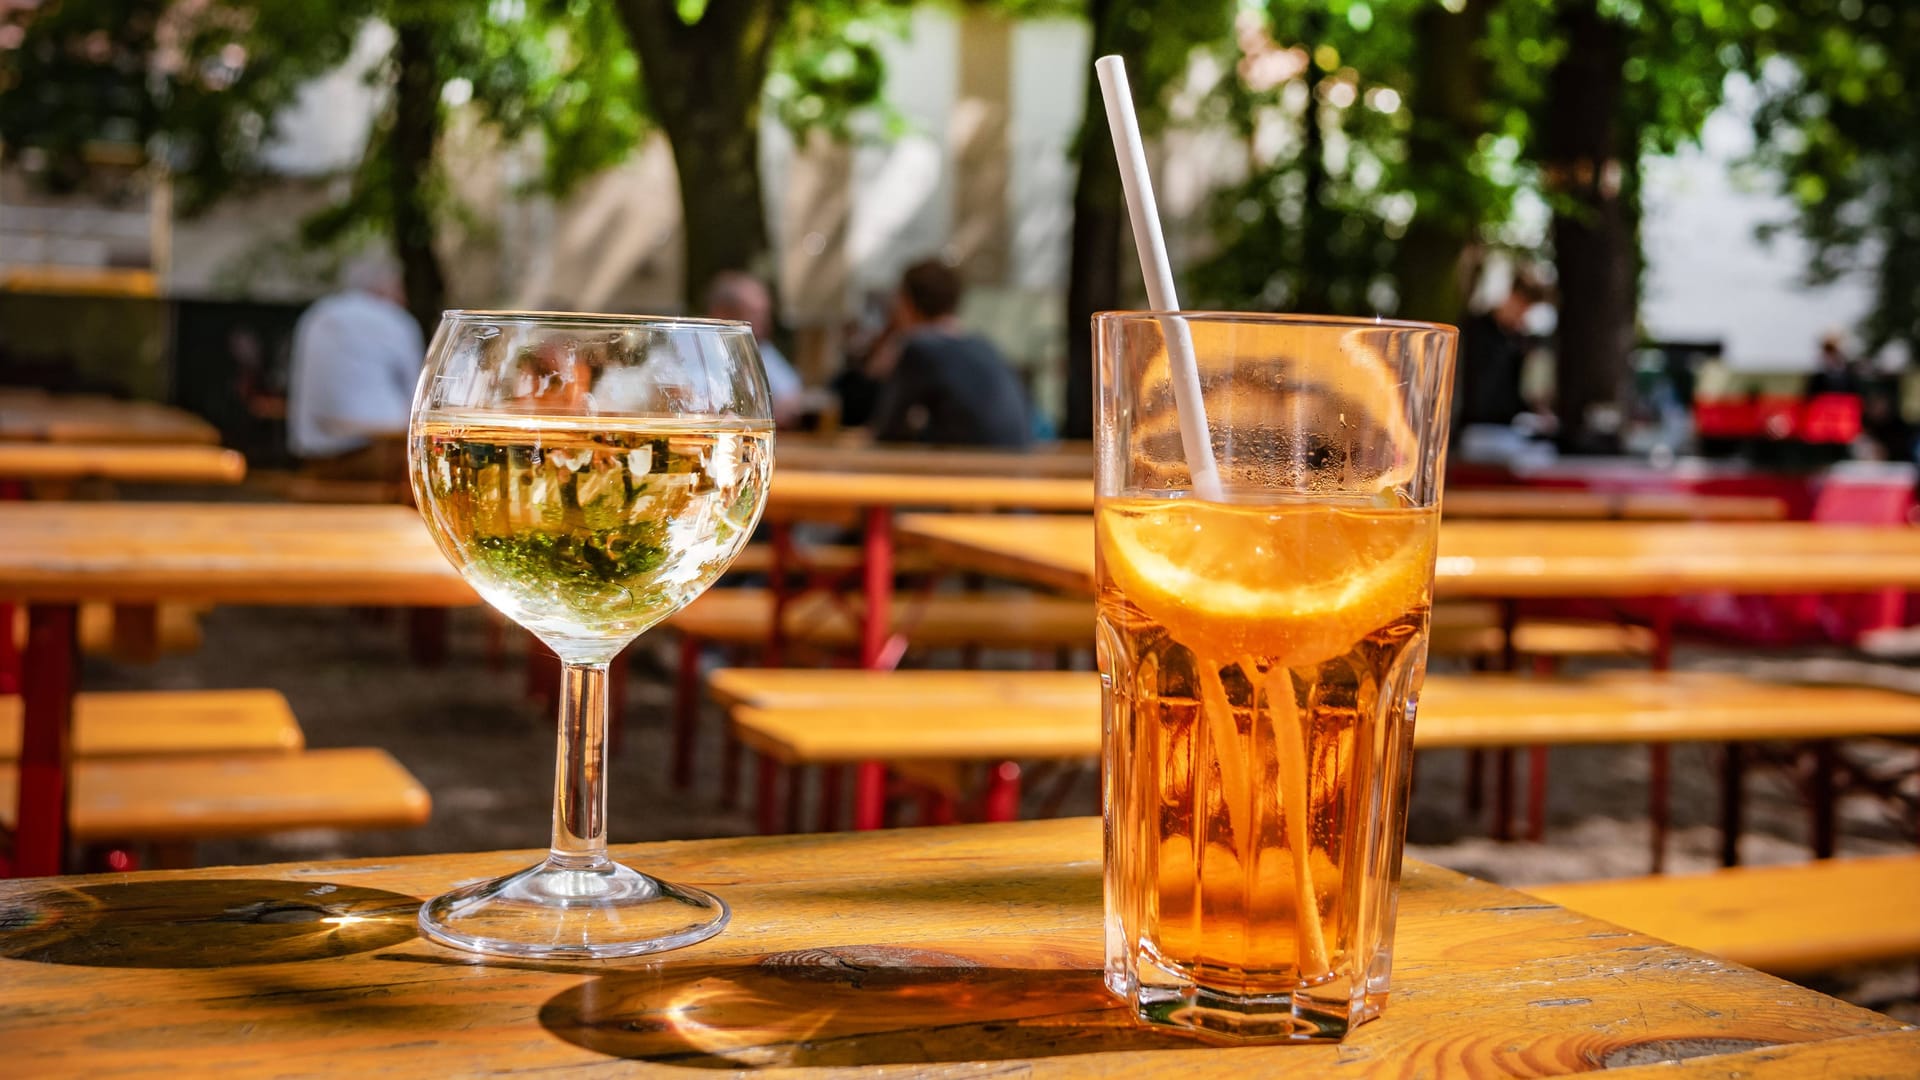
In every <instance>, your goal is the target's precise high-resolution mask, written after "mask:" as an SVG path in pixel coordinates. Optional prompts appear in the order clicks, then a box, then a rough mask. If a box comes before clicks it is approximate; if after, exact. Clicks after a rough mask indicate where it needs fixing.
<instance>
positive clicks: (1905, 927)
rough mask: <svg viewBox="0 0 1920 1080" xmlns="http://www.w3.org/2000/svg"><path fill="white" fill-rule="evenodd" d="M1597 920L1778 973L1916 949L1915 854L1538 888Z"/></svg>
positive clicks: (1919, 875)
mask: <svg viewBox="0 0 1920 1080" xmlns="http://www.w3.org/2000/svg"><path fill="white" fill-rule="evenodd" d="M1527 891H1528V892H1530V893H1532V894H1533V895H1535V896H1538V897H1540V898H1541V899H1543V900H1548V901H1551V902H1552V903H1555V904H1560V905H1562V906H1563V907H1569V908H1572V909H1573V910H1575V911H1580V912H1585V913H1586V914H1588V915H1592V916H1593V917H1595V918H1597V919H1605V920H1607V921H1608V922H1613V923H1619V924H1620V925H1622V926H1631V927H1633V928H1634V929H1636V930H1639V931H1641V932H1643V933H1648V934H1652V935H1653V936H1655V937H1658V938H1663V939H1665V940H1668V941H1684V942H1686V943H1687V944H1688V945H1689V946H1692V947H1693V948H1696V949H1699V950H1700V951H1702V952H1708V953H1712V954H1713V955H1715V956H1725V957H1728V958H1730V959H1733V960H1737V961H1739V962H1740V963H1742V964H1747V965H1750V966H1752V967H1757V968H1760V969H1762V970H1764V971H1772V972H1777V973H1779V974H1783V975H1791V974H1804V973H1807V972H1814V971H1825V970H1830V969H1832V968H1835V967H1839V966H1841V965H1843V964H1856V963H1870V962H1874V961H1880V960H1887V959H1899V958H1902V957H1908V956H1920V918H1915V912H1914V900H1915V897H1920V856H1913V855H1897V856H1891V857H1885V858H1875V859H1823V860H1820V861H1819V862H1814V863H1795V864H1791V865H1787V866H1742V867H1735V868H1733V869H1729V870H1716V871H1714V872H1712V873H1708V874H1689V875H1684V876H1667V875H1656V876H1654V877H1640V878H1625V879H1621V880H1617V881H1587V882H1579V883H1576V884H1569V885H1542V886H1539V887H1537V888H1529V889H1528V890H1527Z"/></svg>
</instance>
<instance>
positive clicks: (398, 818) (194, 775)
mask: <svg viewBox="0 0 1920 1080" xmlns="http://www.w3.org/2000/svg"><path fill="white" fill-rule="evenodd" d="M16 794H17V791H16V774H15V771H14V768H13V766H11V765H7V766H0V823H4V824H6V825H7V826H9V827H11V826H12V824H13V815H14V810H15V806H16V801H17V800H16ZM432 805H433V804H432V800H431V799H430V798H429V797H428V795H427V790H426V788H424V787H422V786H421V784H420V781H418V780H416V779H414V776H413V774H412V773H410V772H408V771H407V770H406V768H405V767H404V766H402V765H401V764H400V763H399V762H398V761H395V760H394V759H393V757H392V756H391V755H389V754H388V753H387V752H386V751H384V750H375V749H348V750H308V751H304V752H302V753H296V754H220V755H196V756H180V757H165V758H130V759H118V758H108V759H91V760H81V761H78V762H75V764H74V767H73V791H72V798H71V802H70V805H69V808H68V811H67V812H68V820H69V822H70V824H71V827H72V835H73V838H74V839H75V840H76V841H79V842H81V843H112V842H120V841H129V842H141V841H157V842H177V841H193V840H207V839H213V838H216V837H229V836H257V835H261V834H264V833H275V832H285V831H288V830H292V829H318V828H325V829H395V828H407V827H410V826H414V825H421V824H425V822H426V820H427V816H428V814H429V812H430V811H431V809H432Z"/></svg>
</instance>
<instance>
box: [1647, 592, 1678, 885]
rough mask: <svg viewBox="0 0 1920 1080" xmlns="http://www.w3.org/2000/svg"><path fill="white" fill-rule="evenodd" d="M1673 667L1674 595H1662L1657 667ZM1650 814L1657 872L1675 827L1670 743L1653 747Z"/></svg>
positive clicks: (1657, 612) (1656, 606) (1656, 616)
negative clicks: (1671, 792)
mask: <svg viewBox="0 0 1920 1080" xmlns="http://www.w3.org/2000/svg"><path fill="white" fill-rule="evenodd" d="M1672 668H1673V597H1671V596H1662V597H1658V598H1656V599H1655V600H1654V602H1653V670H1655V671H1670V670H1672ZM1649 751H1650V758H1651V760H1650V762H1649V769H1648V776H1647V779H1648V787H1649V789H1650V790H1649V791H1648V792H1647V816H1648V817H1650V818H1652V819H1653V872H1654V873H1656V874H1658V873H1663V872H1664V871H1665V870H1666V868H1667V834H1668V832H1670V831H1671V829H1672V817H1671V815H1672V806H1671V804H1670V802H1669V798H1668V796H1669V794H1670V788H1669V785H1670V784H1671V783H1672V771H1673V760H1672V754H1671V753H1670V752H1669V747H1668V746H1667V745H1666V744H1665V743H1659V744H1656V745H1654V746H1652V747H1649Z"/></svg>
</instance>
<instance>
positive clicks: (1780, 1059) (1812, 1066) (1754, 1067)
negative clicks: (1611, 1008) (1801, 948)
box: [1607, 1028, 1920, 1080]
mask: <svg viewBox="0 0 1920 1080" xmlns="http://www.w3.org/2000/svg"><path fill="white" fill-rule="evenodd" d="M1827 1076H1837V1077H1852V1078H1855V1080H1912V1078H1913V1077H1915V1076H1920V1030H1916V1029H1913V1028H1909V1029H1907V1030H1905V1031H1895V1032H1889V1033H1888V1034H1885V1035H1863V1036H1860V1037H1859V1038H1853V1039H1829V1040H1822V1041H1819V1042H1810V1043H1794V1044H1792V1045H1788V1046H1769V1047H1764V1048H1762V1049H1759V1050H1749V1051H1747V1052H1745V1053H1742V1054H1715V1055H1713V1056H1711V1057H1703V1058H1692V1059H1689V1060H1687V1061H1682V1062H1679V1063H1677V1064H1666V1063H1659V1064H1651V1065H1636V1066H1630V1067H1628V1068H1625V1069H1619V1070H1615V1071H1609V1072H1608V1073H1607V1080H1808V1078H1810V1077H1827Z"/></svg>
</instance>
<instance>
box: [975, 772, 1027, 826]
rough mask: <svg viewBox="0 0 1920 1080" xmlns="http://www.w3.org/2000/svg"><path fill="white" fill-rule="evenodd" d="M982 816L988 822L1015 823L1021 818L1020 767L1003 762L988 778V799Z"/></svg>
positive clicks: (984, 802)
mask: <svg viewBox="0 0 1920 1080" xmlns="http://www.w3.org/2000/svg"><path fill="white" fill-rule="evenodd" d="M983 804H984V805H982V807H981V813H980V816H981V817H982V818H985V819H986V820H988V821H1014V820H1016V819H1018V818H1019V817H1020V766H1019V765H1018V764H1016V763H1014V762H1011V761H1002V762H1000V763H999V764H997V765H995V766H994V767H993V771H992V773H991V774H989V775H988V777H987V792H986V798H985V799H984V800H983Z"/></svg>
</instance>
